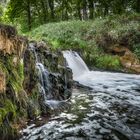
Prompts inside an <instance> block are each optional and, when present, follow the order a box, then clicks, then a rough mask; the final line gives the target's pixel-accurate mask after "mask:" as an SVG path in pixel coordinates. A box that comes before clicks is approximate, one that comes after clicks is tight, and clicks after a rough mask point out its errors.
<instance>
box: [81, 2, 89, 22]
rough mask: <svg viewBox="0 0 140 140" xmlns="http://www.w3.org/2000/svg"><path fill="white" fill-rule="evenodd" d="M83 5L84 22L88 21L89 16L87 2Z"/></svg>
mask: <svg viewBox="0 0 140 140" xmlns="http://www.w3.org/2000/svg"><path fill="white" fill-rule="evenodd" d="M82 3H83V4H82V5H83V6H82V7H83V20H86V19H87V18H88V14H87V1H86V0H83V2H82Z"/></svg>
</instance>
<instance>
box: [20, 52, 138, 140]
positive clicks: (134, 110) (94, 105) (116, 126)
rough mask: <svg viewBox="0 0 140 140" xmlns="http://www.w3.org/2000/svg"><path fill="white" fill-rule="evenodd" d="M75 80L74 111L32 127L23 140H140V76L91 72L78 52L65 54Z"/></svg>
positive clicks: (67, 111)
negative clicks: (76, 85) (78, 85)
mask: <svg viewBox="0 0 140 140" xmlns="http://www.w3.org/2000/svg"><path fill="white" fill-rule="evenodd" d="M63 55H64V57H65V58H66V60H67V66H68V67H70V68H71V69H72V72H73V79H74V80H75V81H77V82H79V83H80V84H81V85H84V86H86V87H90V88H91V89H87V88H80V87H79V88H78V87H77V88H73V91H72V97H71V107H70V108H69V109H68V110H65V111H63V112H61V113H58V114H54V115H52V116H51V117H50V118H49V120H48V122H47V123H46V124H44V125H42V126H36V124H31V125H29V126H28V127H27V128H26V129H24V130H22V131H21V134H22V138H21V140H140V75H135V74H123V73H111V72H99V71H90V70H89V69H88V67H87V66H86V64H85V62H84V61H83V60H82V58H81V57H80V56H79V55H78V53H76V52H72V51H65V52H63Z"/></svg>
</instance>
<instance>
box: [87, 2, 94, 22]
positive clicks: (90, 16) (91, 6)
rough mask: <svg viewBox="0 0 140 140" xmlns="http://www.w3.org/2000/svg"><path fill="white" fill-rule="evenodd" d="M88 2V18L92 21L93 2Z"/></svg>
mask: <svg viewBox="0 0 140 140" xmlns="http://www.w3.org/2000/svg"><path fill="white" fill-rule="evenodd" d="M88 1H89V18H90V19H93V12H94V5H93V0H88Z"/></svg>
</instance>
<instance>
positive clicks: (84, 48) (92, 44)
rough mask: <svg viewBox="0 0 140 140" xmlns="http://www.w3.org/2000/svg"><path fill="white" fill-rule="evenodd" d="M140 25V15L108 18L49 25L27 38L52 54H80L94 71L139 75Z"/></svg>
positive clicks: (39, 28) (29, 34) (33, 32)
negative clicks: (46, 44)
mask: <svg viewBox="0 0 140 140" xmlns="http://www.w3.org/2000/svg"><path fill="white" fill-rule="evenodd" d="M139 22H140V15H139V14H132V15H122V16H108V17H106V18H101V19H100V18H97V19H95V20H94V21H66V22H60V23H49V24H46V25H42V26H40V27H38V28H36V29H34V30H33V31H31V32H30V33H27V35H28V36H29V37H30V38H31V39H35V40H43V41H45V42H47V43H48V44H50V46H51V49H52V50H56V49H61V50H66V49H67V50H68V49H72V50H75V51H77V52H79V53H80V54H81V56H82V57H83V58H84V60H85V61H86V63H87V64H88V66H89V67H91V68H92V69H93V68H97V69H103V70H109V71H110V70H111V71H122V72H130V73H140V62H139V60H140V40H139V37H140V25H139Z"/></svg>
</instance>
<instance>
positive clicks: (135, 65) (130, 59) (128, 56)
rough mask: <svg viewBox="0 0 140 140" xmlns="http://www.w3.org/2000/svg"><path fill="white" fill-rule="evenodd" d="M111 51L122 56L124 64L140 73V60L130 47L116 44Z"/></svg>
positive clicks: (121, 59) (121, 60)
mask: <svg viewBox="0 0 140 140" xmlns="http://www.w3.org/2000/svg"><path fill="white" fill-rule="evenodd" d="M111 52H112V53H113V54H115V55H118V56H120V62H121V64H122V66H124V67H125V68H127V69H129V70H132V71H134V72H136V73H140V62H139V60H138V58H137V57H136V56H135V55H134V54H133V53H132V52H131V51H130V50H129V49H128V48H126V47H122V46H120V47H119V46H116V47H113V48H112V49H111Z"/></svg>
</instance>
